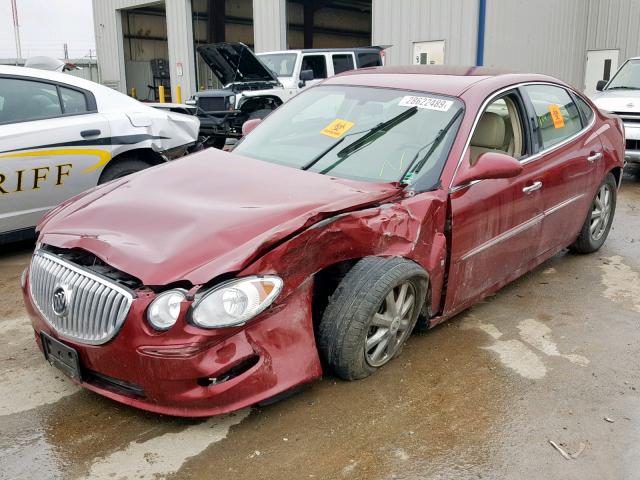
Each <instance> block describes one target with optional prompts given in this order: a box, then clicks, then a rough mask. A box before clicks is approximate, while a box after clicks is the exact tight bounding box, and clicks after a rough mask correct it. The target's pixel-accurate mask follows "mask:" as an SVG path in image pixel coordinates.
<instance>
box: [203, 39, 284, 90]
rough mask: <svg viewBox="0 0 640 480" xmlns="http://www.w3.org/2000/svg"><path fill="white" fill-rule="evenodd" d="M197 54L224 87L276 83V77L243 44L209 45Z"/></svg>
mask: <svg viewBox="0 0 640 480" xmlns="http://www.w3.org/2000/svg"><path fill="white" fill-rule="evenodd" d="M198 53H199V54H200V56H201V57H202V59H203V60H204V61H205V63H206V64H207V65H209V68H211V71H213V73H214V74H215V76H216V77H218V80H220V82H221V83H222V85H224V86H225V87H226V86H227V85H230V84H232V83H242V82H276V83H277V82H278V77H276V75H275V74H274V73H273V72H272V71H271V70H269V68H268V67H267V66H266V65H264V64H263V63H262V62H261V61H260V60H259V59H258V57H256V56H255V55H254V54H253V52H252V51H251V50H250V49H249V47H247V46H246V45H245V44H244V43H240V42H231V43H227V42H224V43H210V44H208V45H202V46H200V47H198Z"/></svg>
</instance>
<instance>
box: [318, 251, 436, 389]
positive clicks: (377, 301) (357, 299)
mask: <svg viewBox="0 0 640 480" xmlns="http://www.w3.org/2000/svg"><path fill="white" fill-rule="evenodd" d="M427 285H428V276H427V272H425V271H424V269H423V268H422V267H420V266H419V265H418V264H416V263H414V262H412V261H410V260H406V259H403V258H398V257H393V258H383V257H366V258H364V259H362V260H360V261H359V262H358V263H356V264H355V265H354V266H353V268H352V269H351V270H349V272H347V274H346V275H345V276H344V278H343V279H342V280H341V282H340V284H339V285H338V287H337V288H336V290H335V292H334V293H333V295H332V296H331V298H330V299H329V304H328V305H327V308H326V310H325V312H324V314H323V316H322V319H321V321H320V325H319V328H318V348H319V350H320V353H321V355H322V357H323V359H324V361H325V362H326V363H327V364H328V365H329V367H330V368H331V369H332V370H333V372H334V373H335V374H336V375H337V376H338V377H340V378H342V379H344V380H357V379H360V378H364V377H367V376H369V375H371V374H372V373H374V372H375V371H376V370H377V369H378V368H381V367H382V366H384V365H385V364H386V363H388V362H389V361H390V360H391V359H393V358H394V357H396V356H397V355H399V354H400V352H401V351H402V347H403V346H404V343H405V341H406V340H407V338H409V336H410V335H411V331H412V330H413V328H414V326H415V324H416V320H417V318H418V314H419V313H420V310H421V309H422V304H423V302H424V300H425V297H426V291H427Z"/></svg>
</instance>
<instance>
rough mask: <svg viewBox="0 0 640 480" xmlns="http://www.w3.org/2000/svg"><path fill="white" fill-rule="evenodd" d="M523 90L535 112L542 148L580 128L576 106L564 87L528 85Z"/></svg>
mask: <svg viewBox="0 0 640 480" xmlns="http://www.w3.org/2000/svg"><path fill="white" fill-rule="evenodd" d="M524 90H525V91H526V92H527V94H528V95H529V98H530V99H531V103H532V104H533V108H534V110H535V113H536V117H537V123H538V131H539V133H540V141H541V142H542V148H544V149H547V148H549V147H552V146H554V145H556V144H558V143H560V142H562V141H564V140H566V139H567V138H569V137H571V136H573V135H575V134H576V133H578V132H579V131H580V130H581V129H582V122H581V120H580V113H579V111H578V107H577V106H576V104H575V103H574V102H573V100H571V97H570V96H569V93H568V92H567V91H566V90H565V89H564V88H560V87H554V86H551V85H528V86H525V87H524ZM592 113H593V112H592Z"/></svg>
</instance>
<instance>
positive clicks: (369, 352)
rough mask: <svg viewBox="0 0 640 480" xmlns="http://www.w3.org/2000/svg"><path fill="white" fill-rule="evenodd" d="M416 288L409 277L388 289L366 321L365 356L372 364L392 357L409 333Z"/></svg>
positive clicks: (381, 363) (385, 361) (373, 365)
mask: <svg viewBox="0 0 640 480" xmlns="http://www.w3.org/2000/svg"><path fill="white" fill-rule="evenodd" d="M415 306H416V290H415V287H414V286H413V284H412V283H411V282H409V281H406V282H403V283H401V284H399V285H397V286H395V287H394V288H392V289H391V291H389V293H388V294H387V295H386V297H385V298H384V300H383V301H382V304H381V305H380V308H378V311H377V312H376V313H375V314H374V315H373V317H372V318H371V320H370V322H369V331H368V332H367V336H366V338H365V347H364V350H365V358H366V361H367V363H368V364H369V365H371V366H372V367H380V366H382V365H384V364H385V363H387V362H388V361H389V360H391V359H392V358H393V357H394V355H395V354H396V353H397V352H398V350H399V349H400V347H401V346H402V344H403V343H404V341H405V340H406V338H407V336H409V334H410V333H411V327H412V326H413V325H412V320H413V317H414V309H415Z"/></svg>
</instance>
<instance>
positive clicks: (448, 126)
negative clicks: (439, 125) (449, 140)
mask: <svg viewBox="0 0 640 480" xmlns="http://www.w3.org/2000/svg"><path fill="white" fill-rule="evenodd" d="M461 113H462V109H460V110H458V111H457V112H456V114H455V115H454V116H453V117H451V120H449V122H448V123H447V124H446V125H445V126H444V128H443V129H442V130H440V131H439V132H438V135H436V138H434V139H433V140H432V141H431V142H429V143H427V144H426V145H424V146H423V147H422V148H420V149H419V150H418V151H417V152H416V154H415V155H414V156H413V158H412V159H411V161H410V162H409V165H408V166H407V168H406V170H405V171H404V172H403V173H402V176H401V177H400V182H401V183H406V181H405V179H406V178H407V176H409V175H411V176H413V174H414V173H417V172H419V171H420V170H421V169H422V167H424V164H425V163H426V162H427V160H428V159H429V157H431V155H432V154H433V152H434V151H435V150H436V148H438V145H440V142H442V140H443V139H444V137H445V136H446V134H447V133H448V132H449V130H450V129H451V127H453V124H454V123H455V122H456V120H457V119H458V117H459V116H460V114H461ZM427 147H431V148H429V150H428V151H427V153H425V154H424V156H423V157H422V160H420V161H419V162H418V164H417V165H416V167H415V168H412V167H413V163H414V162H415V161H416V160H417V159H418V158H419V156H420V152H422V151H423V150H424V149H425V148H427ZM407 180H409V179H407Z"/></svg>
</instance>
